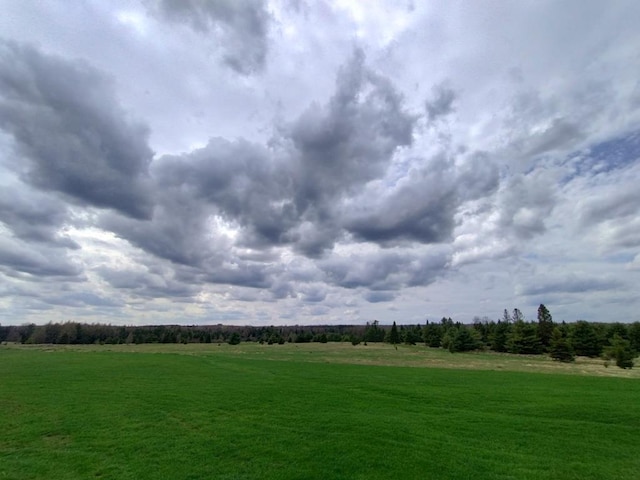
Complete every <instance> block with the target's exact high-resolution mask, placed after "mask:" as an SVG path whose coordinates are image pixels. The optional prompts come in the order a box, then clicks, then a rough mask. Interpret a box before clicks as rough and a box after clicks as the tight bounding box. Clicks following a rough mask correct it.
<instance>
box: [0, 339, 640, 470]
mask: <svg viewBox="0 0 640 480" xmlns="http://www.w3.org/2000/svg"><path fill="white" fill-rule="evenodd" d="M416 367H430V368H416ZM436 367H449V368H436ZM539 372H544V373H539ZM614 375H621V376H620V377H614ZM625 377H630V378H625ZM639 451H640V382H639V381H638V377H637V370H636V369H634V370H632V371H622V370H620V369H617V368H615V367H609V368H606V369H605V368H604V367H603V366H602V362H601V361H599V362H595V361H586V360H581V361H579V362H577V363H576V364H575V365H572V366H562V365H558V364H557V363H555V362H550V361H548V360H545V359H544V358H542V357H524V358H521V357H513V356H500V355H493V354H468V355H461V354H456V355H451V354H448V352H442V351H432V350H428V349H425V348H424V347H415V348H414V347H400V348H399V349H398V350H397V351H396V350H395V349H393V347H390V346H388V345H384V346H373V345H369V346H367V347H364V346H358V347H355V348H354V347H351V345H348V346H347V345H332V344H327V345H321V344H310V345H306V344H305V345H281V346H280V345H273V346H266V345H253V344H251V345H250V344H242V345H239V346H236V347H231V346H229V345H221V346H217V345H187V346H185V345H168V346H163V345H139V346H109V347H107V346H90V347H67V348H64V347H46V346H41V347H29V348H26V347H19V346H2V347H0V479H32V478H33V479H36V478H37V479H58V478H60V479H85V478H101V479H159V478H163V479H164V478H171V479H173V478H176V479H204V478H215V479H312V478H318V479H334V478H335V479H338V478H344V479H390V478H399V479H413V478H416V479H417V478H420V479H425V478H441V479H466V478H469V479H472V478H473V479H580V480H584V479H599V480H601V479H634V480H635V479H637V478H640V455H638V452H639Z"/></svg>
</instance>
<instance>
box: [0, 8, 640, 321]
mask: <svg viewBox="0 0 640 480" xmlns="http://www.w3.org/2000/svg"><path fill="white" fill-rule="evenodd" d="M0 10H1V11H2V12H3V14H2V15H1V16H0V323H1V324H3V325H18V324H23V323H27V322H29V323H31V322H33V323H36V324H44V323H47V322H65V321H76V322H86V323H110V324H114V325H143V324H184V325H195V324H238V325H285V324H286V325H296V324H297V325H305V324H364V323H365V322H371V321H373V320H378V321H379V322H380V323H382V324H390V323H391V322H393V321H395V322H397V323H398V324H415V323H424V322H425V321H426V320H432V321H433V320H435V321H438V320H439V319H440V318H442V317H443V316H446V317H451V318H453V319H454V320H455V321H460V322H463V323H470V322H472V321H473V319H474V317H480V318H483V317H487V318H490V319H496V320H497V319H499V318H500V317H501V316H502V312H503V310H504V309H508V310H510V311H511V310H512V309H514V308H518V309H520V310H521V311H522V313H523V314H524V316H525V317H526V318H527V319H529V320H535V318H536V311H537V308H538V306H539V305H540V304H541V303H543V304H545V305H546V306H547V308H548V309H549V310H550V312H551V314H552V316H553V319H554V321H557V322H559V321H567V322H572V321H576V320H578V319H584V320H588V321H606V322H611V321H621V322H633V321H640V313H639V312H640V296H639V295H638V285H639V284H640V188H639V185H640V75H639V74H640V29H639V28H638V25H640V3H639V2H637V1H636V0H627V1H625V0H614V1H610V2H603V1H601V0H566V1H545V0H535V1H526V0H523V1H518V2H511V1H486V0H478V1H473V2H469V1H466V0H465V1H455V0H452V1H446V2H442V1H417V0H416V1H408V0H407V1H400V0H399V1H367V2H360V1H354V0H352V1H347V0H341V1H337V0H336V1H328V0H327V1H325V0H313V1H304V0H277V1H267V0H246V1H240V0H184V1H181V0H141V1H133V0H131V1H125V0H110V1H104V0H80V1H74V2H69V1H66V0H64V1H63V0H60V1H56V0H50V1H47V2H42V1H36V0H0Z"/></svg>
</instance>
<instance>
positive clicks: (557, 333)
mask: <svg viewBox="0 0 640 480" xmlns="http://www.w3.org/2000/svg"><path fill="white" fill-rule="evenodd" d="M549 355H550V356H551V358H553V359H554V360H558V361H560V362H573V361H574V360H575V356H574V355H573V348H571V344H570V343H569V340H568V338H567V337H566V335H564V334H563V332H562V330H560V329H559V328H558V327H556V328H554V329H553V332H552V333H551V341H550V344H549Z"/></svg>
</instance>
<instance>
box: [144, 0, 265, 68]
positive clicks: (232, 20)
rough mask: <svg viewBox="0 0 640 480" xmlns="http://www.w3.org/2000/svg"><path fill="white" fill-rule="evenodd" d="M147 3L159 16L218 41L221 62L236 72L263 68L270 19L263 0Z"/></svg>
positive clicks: (200, 0)
mask: <svg viewBox="0 0 640 480" xmlns="http://www.w3.org/2000/svg"><path fill="white" fill-rule="evenodd" d="M147 6H148V8H149V10H150V11H151V12H152V13H154V14H156V15H158V16H159V17H160V18H163V19H167V20H169V21H172V22H176V23H183V24H186V25H188V26H189V27H190V28H192V29H193V30H194V31H196V32H198V33H200V34H202V35H207V36H209V37H210V38H211V41H212V43H215V44H219V48H220V49H221V51H222V52H221V54H222V59H223V61H224V63H225V64H226V65H228V66H229V67H230V68H232V69H233V70H235V71H236V72H237V73H240V74H242V75H249V74H252V73H256V72H260V71H261V70H263V69H264V66H265V61H266V57H267V51H268V40H269V39H268V34H269V25H270V21H271V19H270V16H269V13H268V12H267V5H266V3H265V2H264V1H263V0H234V1H226V0H188V1H185V0H159V1H157V2H153V1H149V2H147Z"/></svg>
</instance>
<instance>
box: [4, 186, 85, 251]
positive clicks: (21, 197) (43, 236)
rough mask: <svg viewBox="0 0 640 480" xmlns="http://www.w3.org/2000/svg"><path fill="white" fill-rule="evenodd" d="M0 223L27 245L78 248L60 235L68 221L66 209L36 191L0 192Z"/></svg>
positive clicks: (13, 189) (61, 204)
mask: <svg viewBox="0 0 640 480" xmlns="http://www.w3.org/2000/svg"><path fill="white" fill-rule="evenodd" d="M0 222H2V223H4V224H5V225H6V226H7V227H8V228H9V229H10V230H11V231H12V232H13V234H14V235H15V236H16V237H17V238H20V239H21V240H25V241H29V242H39V243H46V244H49V246H59V247H65V248H72V249H77V248H80V247H79V245H78V244H77V243H76V242H74V241H73V240H71V239H70V238H67V237H65V236H64V235H60V233H59V230H60V229H61V228H62V227H63V226H64V225H65V224H66V223H67V222H68V211H67V206H66V205H65V204H63V203H62V202H61V201H59V200H57V199H55V198H51V196H48V195H43V194H41V193H39V192H27V193H25V192H24V189H20V190H18V189H17V188H10V187H6V188H4V189H2V190H0Z"/></svg>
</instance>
